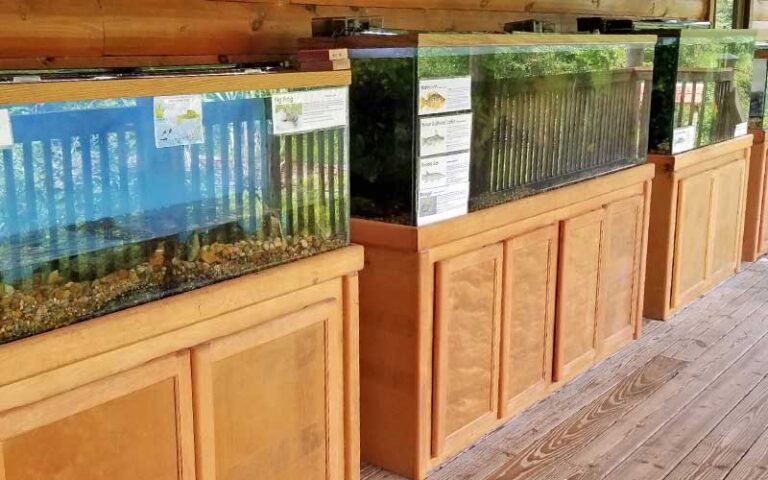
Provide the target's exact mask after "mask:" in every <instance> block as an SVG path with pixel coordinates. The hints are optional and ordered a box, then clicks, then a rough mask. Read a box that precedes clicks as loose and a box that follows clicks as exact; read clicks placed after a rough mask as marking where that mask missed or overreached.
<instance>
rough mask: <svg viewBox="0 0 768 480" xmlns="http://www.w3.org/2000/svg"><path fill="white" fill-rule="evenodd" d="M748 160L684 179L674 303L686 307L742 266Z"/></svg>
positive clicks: (679, 218) (673, 304)
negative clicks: (704, 291) (740, 262)
mask: <svg viewBox="0 0 768 480" xmlns="http://www.w3.org/2000/svg"><path fill="white" fill-rule="evenodd" d="M744 174H745V164H744V162H731V163H728V164H726V165H724V166H722V167H720V168H717V169H715V170H711V171H704V172H702V173H699V174H696V175H693V176H690V177H687V178H684V179H682V180H680V184H679V187H678V188H679V196H680V200H679V206H678V213H677V217H678V224H677V232H676V235H677V238H676V242H675V258H676V259H677V261H676V262H675V264H674V271H673V275H674V276H673V279H672V288H673V291H672V307H673V308H675V307H681V306H683V305H685V304H687V303H689V302H690V301H692V300H694V299H695V298H696V297H697V296H699V295H700V294H701V293H702V291H703V290H705V289H706V288H708V287H709V286H711V285H712V284H714V283H716V282H717V281H719V280H722V279H723V278H725V277H727V276H728V275H730V274H731V273H733V272H734V270H735V269H736V268H737V266H738V263H739V261H740V255H739V254H740V252H741V227H742V221H743V218H744V217H743V210H742V205H743V203H742V202H743V200H744V191H743V188H744Z"/></svg>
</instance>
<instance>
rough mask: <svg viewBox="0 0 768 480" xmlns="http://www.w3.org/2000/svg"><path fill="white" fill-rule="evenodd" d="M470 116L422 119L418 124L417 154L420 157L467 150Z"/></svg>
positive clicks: (465, 114) (469, 135)
mask: <svg viewBox="0 0 768 480" xmlns="http://www.w3.org/2000/svg"><path fill="white" fill-rule="evenodd" d="M471 143H472V114H471V113H460V114H458V115H441V116H438V117H424V118H422V119H421V121H420V122H419V154H420V155H421V156H422V157H428V156H430V155H442V154H446V153H451V152H460V151H462V150H469V147H470V144H471Z"/></svg>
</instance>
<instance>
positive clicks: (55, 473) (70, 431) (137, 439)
mask: <svg viewBox="0 0 768 480" xmlns="http://www.w3.org/2000/svg"><path fill="white" fill-rule="evenodd" d="M190 375H191V374H190V363H189V352H187V351H184V352H180V353H178V354H174V355H170V356H167V357H164V358H161V359H158V360H155V361H152V362H150V363H147V364H145V365H142V366H141V367H137V368H135V369H133V370H129V371H127V372H125V373H121V374H118V375H115V376H113V377H109V378H106V379H104V380H100V381H97V382H95V383H92V384H89V385H86V386H84V387H80V388H76V389H74V390H72V391H70V392H67V393H64V394H61V395H58V396H55V397H52V398H49V399H46V400H43V401H40V402H38V403H35V404H32V405H29V406H25V407H21V408H18V409H14V410H11V411H8V412H5V413H0V479H3V480H51V479H57V480H104V479H109V480H135V479H138V478H142V479H144V478H146V479H153V480H193V479H194V478H195V467H194V465H195V464H194V444H193V438H192V413H191V412H192V388H191V380H190Z"/></svg>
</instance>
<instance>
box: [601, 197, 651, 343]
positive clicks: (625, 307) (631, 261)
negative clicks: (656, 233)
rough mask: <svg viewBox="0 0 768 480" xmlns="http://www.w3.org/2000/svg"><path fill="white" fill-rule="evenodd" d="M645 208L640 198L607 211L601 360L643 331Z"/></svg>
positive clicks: (602, 272)
mask: <svg viewBox="0 0 768 480" xmlns="http://www.w3.org/2000/svg"><path fill="white" fill-rule="evenodd" d="M644 206H645V199H644V198H643V197H642V196H640V195H638V196H634V197H630V198H628V199H626V200H621V201H618V202H614V203H611V204H609V205H608V206H607V207H606V208H605V222H604V227H603V246H602V253H601V274H600V315H599V317H598V318H599V323H598V325H597V335H596V336H597V346H598V351H599V355H601V356H602V355H607V354H609V353H612V352H613V351H615V350H616V349H618V348H619V347H620V346H622V345H623V344H625V343H626V342H627V341H629V340H630V339H632V338H633V337H634V336H635V332H636V331H637V329H638V328H639V327H640V325H639V324H640V321H641V317H640V310H641V308H640V302H641V298H640V292H641V291H642V286H643V285H642V282H641V281H640V279H641V278H642V274H641V270H642V268H643V248H644V247H643V235H644V234H645V232H644V225H643V220H644Z"/></svg>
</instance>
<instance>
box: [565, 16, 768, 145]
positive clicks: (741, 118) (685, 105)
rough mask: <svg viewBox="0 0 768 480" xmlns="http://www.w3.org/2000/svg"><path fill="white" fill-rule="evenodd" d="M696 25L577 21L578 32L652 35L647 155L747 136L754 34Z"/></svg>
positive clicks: (625, 21)
mask: <svg viewBox="0 0 768 480" xmlns="http://www.w3.org/2000/svg"><path fill="white" fill-rule="evenodd" d="M706 26H707V24H702V23H701V22H677V21H663V22H660V21H632V20H607V19H597V18H585V19H579V28H580V29H586V30H595V29H597V30H601V31H606V32H610V33H651V34H655V35H658V42H657V44H656V55H655V62H654V78H653V95H652V100H651V123H650V133H649V150H650V151H651V152H652V153H658V154H677V153H682V152H685V151H688V150H692V149H695V148H700V147H704V146H707V145H711V144H714V143H717V142H722V141H725V140H730V139H732V138H735V137H738V136H740V135H744V134H746V133H747V126H748V123H749V117H750V113H749V112H750V90H751V87H752V80H753V78H752V62H753V52H754V45H755V32H754V31H751V30H711V29H706V28H702V27H706Z"/></svg>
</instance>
